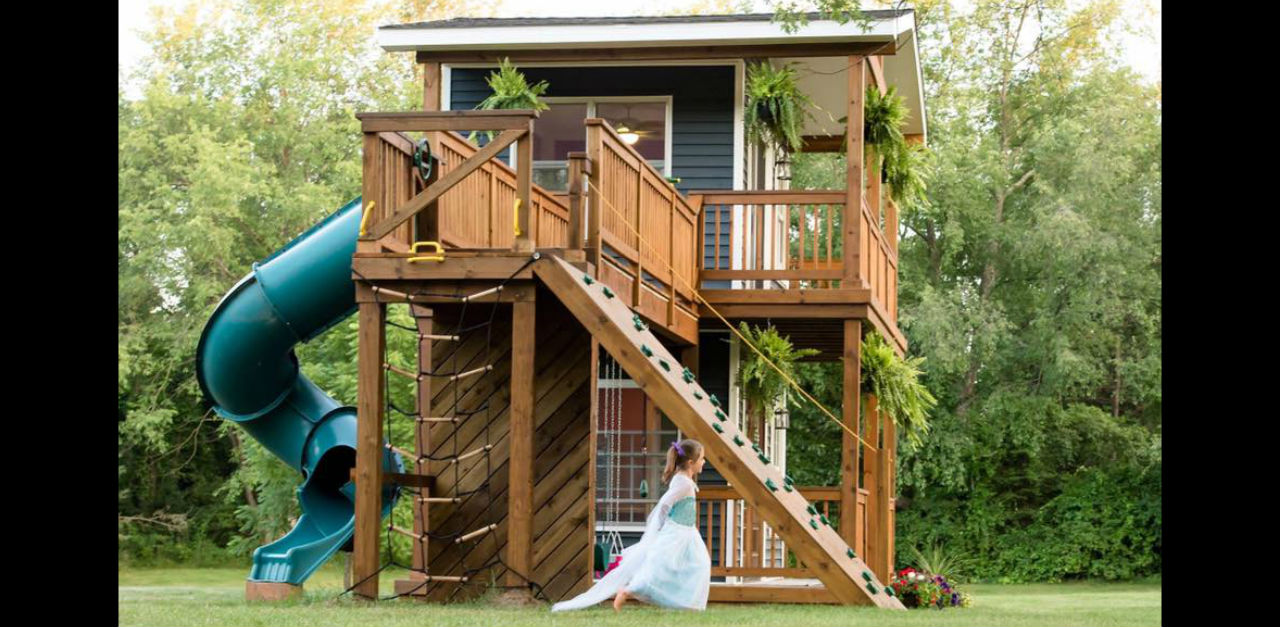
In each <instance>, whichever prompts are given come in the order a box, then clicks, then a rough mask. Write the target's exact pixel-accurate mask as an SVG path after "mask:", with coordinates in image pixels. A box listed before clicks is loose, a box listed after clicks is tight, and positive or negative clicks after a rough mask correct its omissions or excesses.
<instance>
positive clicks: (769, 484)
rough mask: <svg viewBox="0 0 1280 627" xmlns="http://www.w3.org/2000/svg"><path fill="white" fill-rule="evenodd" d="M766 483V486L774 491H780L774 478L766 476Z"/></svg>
mask: <svg viewBox="0 0 1280 627" xmlns="http://www.w3.org/2000/svg"><path fill="white" fill-rule="evenodd" d="M764 485H765V487H767V488H769V489H770V490H772V491H774V492H777V491H778V484H776V483H774V482H773V479H770V478H768V477H765V479H764Z"/></svg>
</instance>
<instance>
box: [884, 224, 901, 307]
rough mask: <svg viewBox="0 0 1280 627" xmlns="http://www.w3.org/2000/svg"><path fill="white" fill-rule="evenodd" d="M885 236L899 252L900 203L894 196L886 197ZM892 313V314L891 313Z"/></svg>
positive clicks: (895, 251)
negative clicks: (896, 201)
mask: <svg viewBox="0 0 1280 627" xmlns="http://www.w3.org/2000/svg"><path fill="white" fill-rule="evenodd" d="M884 204H885V207H886V208H885V214H884V236H885V238H886V239H887V240H888V241H889V250H891V251H893V254H894V255H897V254H898V204H897V203H895V202H893V198H886V199H885V203H884ZM890 315H892V314H890Z"/></svg>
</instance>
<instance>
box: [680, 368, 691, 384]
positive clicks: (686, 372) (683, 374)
mask: <svg viewBox="0 0 1280 627" xmlns="http://www.w3.org/2000/svg"><path fill="white" fill-rule="evenodd" d="M680 376H681V377H683V378H684V382H685V383H693V371H691V370H689V369H688V368H685V369H684V371H683V372H681V373H680Z"/></svg>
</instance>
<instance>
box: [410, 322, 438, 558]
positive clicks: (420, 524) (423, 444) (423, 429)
mask: <svg viewBox="0 0 1280 627" xmlns="http://www.w3.org/2000/svg"><path fill="white" fill-rule="evenodd" d="M410 310H411V311H413V315H414V318H416V319H417V323H418V333H420V334H423V335H431V334H432V333H434V332H435V331H434V329H435V320H433V319H432V315H433V313H434V312H432V310H430V309H428V308H426V307H423V306H421V305H413V306H411V307H410ZM432 369H433V366H432V358H431V340H427V339H420V340H418V371H419V372H431V370H432ZM431 397H432V390H431V377H423V378H422V379H420V380H418V398H417V405H415V407H417V408H418V412H417V413H418V416H432V415H434V414H433V413H432V412H431ZM415 431H416V432H417V433H416V436H417V437H415V438H414V440H415V445H416V446H417V450H416V451H414V452H415V453H416V454H417V455H418V456H419V458H421V457H422V456H423V455H428V454H430V453H431V425H430V424H429V423H426V422H418V423H417V424H416V425H415ZM414 472H416V473H421V472H422V468H420V467H418V468H415V469H414ZM419 491H420V494H419V497H421V498H426V497H429V496H431V495H430V489H429V488H425V487H424V488H419ZM430 510H431V508H430V507H428V506H427V503H426V501H423V500H420V499H419V500H416V501H415V502H414V513H413V533H414V534H415V535H416V536H417V537H416V538H414V541H413V567H414V568H415V569H418V570H426V567H427V559H426V558H427V555H428V554H429V553H428V550H429V549H430V546H429V545H428V544H427V543H428V542H429V540H428V539H427V537H426V536H425V535H423V534H425V533H426V532H428V531H430V530H431V518H430V515H431V511H430ZM409 578H410V579H412V580H415V581H422V580H423V579H425V578H426V574H425V573H421V572H416V571H411V572H410V573H409Z"/></svg>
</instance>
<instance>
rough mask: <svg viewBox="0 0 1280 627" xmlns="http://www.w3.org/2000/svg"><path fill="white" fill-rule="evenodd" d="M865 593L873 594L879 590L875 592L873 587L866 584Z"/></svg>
mask: <svg viewBox="0 0 1280 627" xmlns="http://www.w3.org/2000/svg"><path fill="white" fill-rule="evenodd" d="M867 592H870V593H871V594H875V593H877V592H879V590H877V589H876V587H875V586H873V585H871V584H867Z"/></svg>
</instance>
